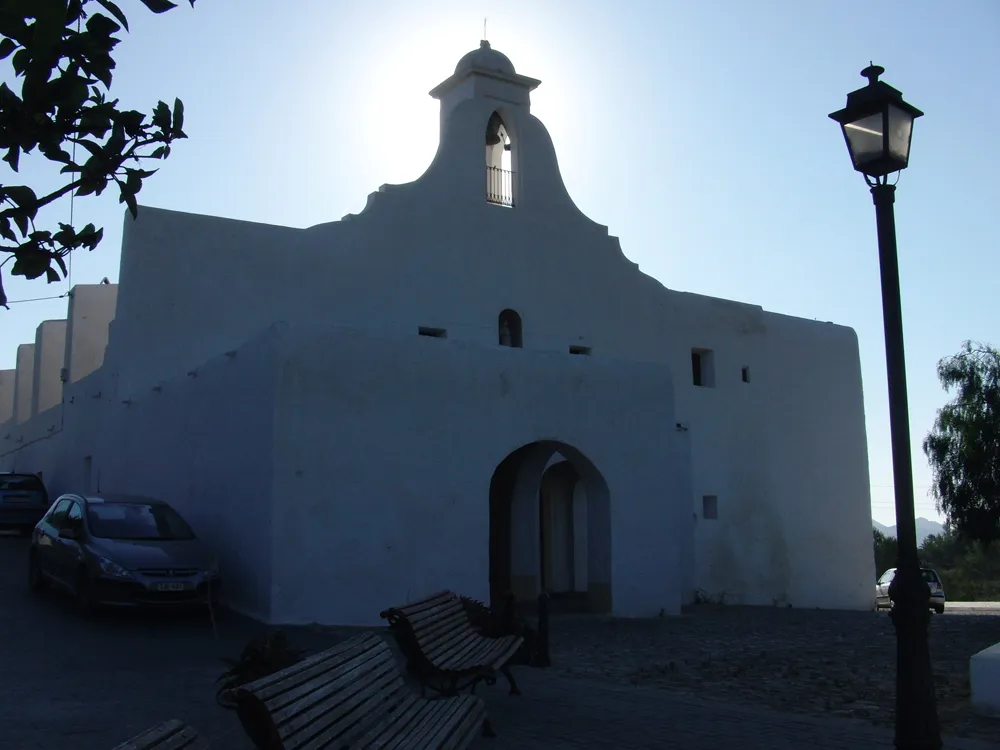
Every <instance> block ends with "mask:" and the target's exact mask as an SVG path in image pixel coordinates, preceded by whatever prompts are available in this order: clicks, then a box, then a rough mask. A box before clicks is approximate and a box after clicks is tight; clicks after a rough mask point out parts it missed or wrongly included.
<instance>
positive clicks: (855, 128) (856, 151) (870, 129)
mask: <svg viewBox="0 0 1000 750" xmlns="http://www.w3.org/2000/svg"><path fill="white" fill-rule="evenodd" d="M844 135H845V136H847V144H848V148H849V149H850V150H851V159H852V160H853V161H854V167H855V168H856V169H860V168H862V167H864V165H865V164H868V163H870V162H872V161H875V160H877V159H881V158H882V156H883V151H884V148H885V138H884V134H883V132H882V113H881V112H878V113H877V114H874V115H868V116H866V117H862V118H860V119H858V120H855V121H854V122H848V123H845V124H844Z"/></svg>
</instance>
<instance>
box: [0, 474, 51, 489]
mask: <svg viewBox="0 0 1000 750" xmlns="http://www.w3.org/2000/svg"><path fill="white" fill-rule="evenodd" d="M44 489H45V487H44V485H42V480H41V479H39V478H38V477H36V476H35V475H34V474H0V490H21V491H24V492H42V491H43V490H44Z"/></svg>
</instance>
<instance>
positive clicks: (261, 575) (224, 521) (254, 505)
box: [94, 337, 274, 620]
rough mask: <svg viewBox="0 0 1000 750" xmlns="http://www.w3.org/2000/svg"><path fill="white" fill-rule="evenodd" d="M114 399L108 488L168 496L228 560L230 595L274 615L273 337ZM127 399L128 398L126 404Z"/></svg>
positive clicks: (256, 612) (104, 458) (105, 442)
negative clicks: (271, 600) (272, 611)
mask: <svg viewBox="0 0 1000 750" xmlns="http://www.w3.org/2000/svg"><path fill="white" fill-rule="evenodd" d="M191 372H192V373H193V374H192V375H187V374H184V375H181V376H179V377H177V378H173V379H168V380H166V381H165V382H163V383H162V384H159V385H158V386H157V388H158V390H153V389H151V388H147V389H146V390H145V392H143V393H133V394H132V395H131V396H130V397H129V398H127V399H121V398H118V397H115V399H114V401H113V402H109V403H107V404H106V409H107V412H108V414H109V415H111V416H110V418H108V419H106V421H105V428H104V434H103V435H102V438H103V439H102V441H101V447H100V450H99V453H98V454H97V455H95V457H94V461H95V462H99V470H100V486H101V489H102V490H103V491H109V492H110V491H113V492H127V493H137V494H144V495H151V496H154V497H160V498H163V499H164V500H167V501H168V502H170V503H171V504H172V505H174V507H176V508H177V510H178V511H180V512H181V514H182V515H183V516H184V517H185V518H186V519H188V521H189V522H190V523H191V524H192V526H193V527H194V528H195V530H196V531H197V533H198V535H199V536H200V537H201V538H203V539H204V540H205V541H206V542H207V543H208V544H209V545H210V546H211V547H212V548H213V549H215V550H216V551H217V552H218V554H219V557H220V565H221V569H222V576H223V591H224V598H225V599H226V601H227V602H228V603H230V604H231V605H232V606H233V607H234V608H236V609H237V610H239V611H241V612H245V613H247V614H250V615H253V616H255V617H258V618H261V619H264V620H268V619H270V617H271V613H270V602H269V596H270V590H271V571H270V560H271V556H272V552H271V539H272V534H271V532H270V529H271V526H272V521H273V519H272V510H271V492H272V489H271V488H272V468H271V467H272V461H271V454H272V449H273V446H274V430H273V424H274V409H273V408H272V404H273V403H274V364H273V358H272V357H271V355H270V347H269V345H268V340H267V338H266V337H265V338H258V339H256V340H255V341H252V342H250V343H248V344H246V345H245V346H243V347H240V348H239V349H238V351H235V352H233V355H232V356H227V355H221V356H218V357H216V358H214V359H212V360H210V361H209V362H206V363H203V364H202V365H200V366H199V367H197V368H195V369H192V370H191ZM125 401H127V402H128V403H125Z"/></svg>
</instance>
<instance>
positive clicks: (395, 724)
mask: <svg viewBox="0 0 1000 750" xmlns="http://www.w3.org/2000/svg"><path fill="white" fill-rule="evenodd" d="M437 712H438V707H437V706H426V705H424V701H423V700H422V699H420V698H417V697H411V698H410V699H409V700H407V701H406V702H405V703H404V704H403V705H401V706H399V707H398V708H397V710H395V711H393V712H392V713H391V714H387V715H386V716H384V717H383V718H382V720H381V721H379V722H378V723H377V724H375V725H373V726H370V727H368V728H367V730H366V731H365V732H364V734H362V735H360V736H359V737H356V738H355V739H354V741H352V742H351V744H350V745H349V747H350V748H351V749H352V750H353V749H354V748H367V747H371V746H372V745H375V746H376V747H384V746H385V739H386V738H388V739H389V740H393V739H395V740H396V741H397V743H398V742H411V741H413V739H414V737H415V725H416V722H417V720H418V717H420V716H423V717H424V718H430V717H432V716H434V715H435V714H436V713H437ZM380 739H381V740H382V741H381V742H379V740H380Z"/></svg>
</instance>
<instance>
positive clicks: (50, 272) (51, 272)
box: [45, 266, 59, 284]
mask: <svg viewBox="0 0 1000 750" xmlns="http://www.w3.org/2000/svg"><path fill="white" fill-rule="evenodd" d="M45 278H46V279H48V281H49V283H50V284H54V283H55V282H57V281H59V272H58V271H56V269H54V268H53V267H52V266H49V267H48V268H46V269H45Z"/></svg>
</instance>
